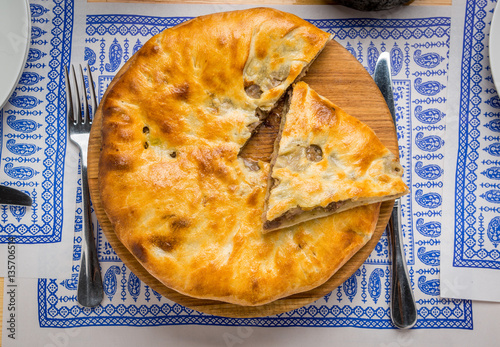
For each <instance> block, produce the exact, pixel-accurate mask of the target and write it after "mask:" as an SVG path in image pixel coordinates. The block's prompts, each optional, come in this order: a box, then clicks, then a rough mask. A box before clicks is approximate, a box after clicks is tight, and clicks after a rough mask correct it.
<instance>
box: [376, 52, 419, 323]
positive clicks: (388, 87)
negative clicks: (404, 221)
mask: <svg viewBox="0 0 500 347" xmlns="http://www.w3.org/2000/svg"><path fill="white" fill-rule="evenodd" d="M373 79H374V80H375V83H376V84H377V86H378V88H379V89H380V92H381V93H382V95H383V96H384V99H385V101H386V103H387V107H388V108H389V111H390V112H391V116H392V120H393V122H394V127H395V128H396V131H397V124H396V109H395V106H394V94H393V90H392V78H391V63H390V54H389V53H388V52H383V53H382V54H380V56H379V58H378V60H377V63H376V65H375V73H374V76H373ZM388 233H389V244H390V246H389V249H390V256H391V263H392V264H391V265H392V271H391V272H392V280H391V312H390V313H391V320H392V322H393V324H394V325H395V326H396V327H398V328H400V329H409V328H411V327H413V326H414V325H415V323H416V322H417V308H416V305H415V298H414V296H413V290H412V287H411V283H410V279H409V277H408V270H407V268H406V258H405V253H404V248H403V234H402V229H401V201H400V199H399V198H398V199H396V200H395V202H394V208H393V210H392V214H391V218H390V220H389V224H388Z"/></svg>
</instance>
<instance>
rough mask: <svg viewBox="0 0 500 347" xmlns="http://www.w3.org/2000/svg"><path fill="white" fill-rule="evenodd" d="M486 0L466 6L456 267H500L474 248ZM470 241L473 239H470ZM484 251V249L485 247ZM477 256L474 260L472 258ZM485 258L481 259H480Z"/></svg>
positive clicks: (461, 93) (456, 223) (457, 198)
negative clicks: (477, 30) (477, 31)
mask: <svg viewBox="0 0 500 347" xmlns="http://www.w3.org/2000/svg"><path fill="white" fill-rule="evenodd" d="M487 5H488V2H487V1H473V0H468V1H467V4H466V9H465V23H464V31H463V33H464V40H463V53H462V69H461V83H460V88H461V89H460V109H459V133H458V159H457V164H456V183H455V241H454V253H453V266H455V267H474V268H487V269H500V258H499V259H496V260H491V259H485V257H484V254H483V256H481V255H479V254H478V253H479V251H478V250H475V249H474V245H475V244H476V242H475V241H474V239H473V238H474V236H475V235H476V231H475V227H474V225H475V223H476V217H475V216H474V214H475V213H476V211H477V208H476V207H475V204H476V203H477V196H476V193H475V191H476V189H477V185H476V179H477V175H478V174H477V169H478V165H477V164H476V161H477V160H478V159H479V153H478V151H477V150H478V148H479V146H480V144H479V136H480V135H481V132H480V131H479V129H478V128H479V126H480V121H479V118H478V117H479V116H480V115H481V108H480V107H481V103H482V101H483V100H482V98H481V95H480V94H481V92H482V88H481V86H480V83H481V81H482V80H483V78H482V76H481V73H482V72H483V71H484V69H483V67H482V66H481V65H480V63H479V61H477V57H481V58H482V57H483V55H482V50H483V48H484V44H483V42H482V41H483V40H484V35H476V33H475V31H474V30H475V29H477V28H481V27H485V26H486V23H485V21H484V18H485V17H486V10H485V7H486V6H487ZM469 240H471V241H472V242H468V241H469ZM483 252H484V250H483ZM474 257H475V258H476V259H471V258H474ZM479 258H482V259H479Z"/></svg>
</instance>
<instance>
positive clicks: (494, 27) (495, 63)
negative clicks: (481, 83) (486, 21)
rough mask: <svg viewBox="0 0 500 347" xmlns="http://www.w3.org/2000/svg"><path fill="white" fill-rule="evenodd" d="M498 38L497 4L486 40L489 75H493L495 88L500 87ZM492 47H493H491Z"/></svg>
mask: <svg viewBox="0 0 500 347" xmlns="http://www.w3.org/2000/svg"><path fill="white" fill-rule="evenodd" d="M494 37H496V38H497V42H495V41H494V40H493V38H494ZM499 38H500V7H499V6H498V4H497V5H496V7H495V10H494V11H493V16H492V18H491V24H490V37H489V42H488V47H489V48H488V50H489V57H490V69H491V76H492V77H493V84H495V86H496V88H497V89H500V44H498V40H499ZM492 47H493V48H494V49H492Z"/></svg>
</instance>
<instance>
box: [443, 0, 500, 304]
mask: <svg viewBox="0 0 500 347" xmlns="http://www.w3.org/2000/svg"><path fill="white" fill-rule="evenodd" d="M496 4H497V0H487V1H486V0H483V1H472V0H467V1H463V2H459V3H457V4H456V9H455V12H454V13H457V14H458V15H456V16H457V18H456V22H455V23H454V27H456V28H455V29H454V30H455V31H456V32H457V36H456V37H455V40H454V41H453V43H454V47H453V48H454V50H453V52H454V54H455V55H456V56H457V57H456V58H457V60H456V64H454V65H455V69H453V71H452V72H450V79H451V80H453V81H454V83H455V84H457V86H459V87H457V88H455V89H454V90H453V91H451V92H450V100H451V101H452V104H450V106H453V111H454V117H453V118H450V119H448V122H447V127H448V140H447V142H448V143H447V148H448V152H449V153H450V155H449V156H448V164H447V166H449V167H450V170H449V171H448V172H447V176H448V181H447V182H448V183H449V184H448V188H449V189H447V191H448V192H450V194H449V195H447V196H446V201H447V202H448V204H447V208H446V209H445V220H446V221H447V230H446V236H447V237H445V238H444V239H443V242H444V243H443V247H446V250H447V251H446V252H444V253H443V275H442V276H443V280H444V281H446V282H445V283H446V284H448V285H447V286H446V287H444V288H443V294H444V295H446V296H447V297H448V296H449V297H460V298H468V299H478V300H493V301H500V294H498V290H497V288H498V285H500V272H499V271H496V270H499V269H500V249H499V248H498V245H499V244H500V206H499V204H500V183H499V181H498V180H499V179H500V158H499V157H500V136H499V132H500V99H499V96H498V93H497V89H496V88H495V85H494V84H493V79H492V76H491V71H490V61H489V56H488V41H489V30H490V23H491V18H492V14H493V10H494V8H495V6H496ZM497 39H500V38H497ZM448 207H449V208H448Z"/></svg>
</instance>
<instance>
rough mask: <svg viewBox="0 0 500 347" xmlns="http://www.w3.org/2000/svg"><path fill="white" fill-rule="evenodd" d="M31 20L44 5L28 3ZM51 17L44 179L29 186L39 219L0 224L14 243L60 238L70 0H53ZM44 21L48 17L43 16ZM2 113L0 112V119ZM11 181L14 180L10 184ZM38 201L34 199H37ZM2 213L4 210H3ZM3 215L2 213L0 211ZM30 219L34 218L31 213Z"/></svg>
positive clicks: (6, 239)
mask: <svg viewBox="0 0 500 347" xmlns="http://www.w3.org/2000/svg"><path fill="white" fill-rule="evenodd" d="M30 8H31V14H32V21H33V22H34V23H36V22H38V21H43V20H44V19H43V18H40V16H41V15H42V14H44V13H45V12H46V11H47V9H46V8H45V7H43V6H41V5H39V4H31V5H30ZM52 14H53V18H52V19H51V21H52V24H53V25H54V28H53V29H52V30H51V32H52V34H53V37H52V39H51V41H50V45H51V50H50V57H51V59H50V62H49V64H48V67H49V68H50V71H49V72H48V74H47V77H48V79H49V82H48V83H47V91H48V93H47V95H46V101H47V104H46V107H45V111H46V112H47V116H46V117H45V121H46V122H47V126H46V128H45V131H46V135H47V137H46V139H45V144H46V145H47V148H46V149H45V151H44V155H45V159H44V161H43V164H44V166H45V169H44V170H43V173H42V174H43V177H44V180H43V182H42V183H41V185H40V186H41V188H42V189H43V192H42V193H41V194H37V193H36V191H35V190H34V189H33V192H32V196H33V200H34V202H33V206H32V213H33V214H35V213H36V211H40V212H42V215H41V216H40V217H39V218H38V219H39V221H40V222H41V224H40V222H37V223H36V224H35V223H34V224H33V225H26V224H19V225H14V224H12V223H5V224H3V225H2V226H1V227H0V232H1V233H2V234H1V235H0V243H8V242H9V240H11V239H12V237H15V240H16V243H18V244H35V243H37V244H40V243H54V242H60V241H61V237H62V224H63V215H64V206H63V182H64V163H65V152H66V121H65V119H66V101H65V100H66V95H65V93H64V92H62V91H61V89H60V87H61V86H62V85H64V84H63V73H62V72H63V67H64V66H65V65H68V64H69V61H70V56H71V37H72V33H73V0H54V7H53V9H52ZM46 21H47V22H48V20H46ZM2 116H3V113H0V120H1V118H2ZM14 185H15V184H14ZM40 198H41V199H42V202H41V203H40V202H38V200H39V199H40ZM4 214H5V211H4ZM2 216H3V215H2ZM32 219H33V220H35V219H36V218H35V217H33V218H32Z"/></svg>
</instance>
